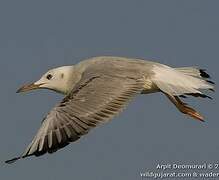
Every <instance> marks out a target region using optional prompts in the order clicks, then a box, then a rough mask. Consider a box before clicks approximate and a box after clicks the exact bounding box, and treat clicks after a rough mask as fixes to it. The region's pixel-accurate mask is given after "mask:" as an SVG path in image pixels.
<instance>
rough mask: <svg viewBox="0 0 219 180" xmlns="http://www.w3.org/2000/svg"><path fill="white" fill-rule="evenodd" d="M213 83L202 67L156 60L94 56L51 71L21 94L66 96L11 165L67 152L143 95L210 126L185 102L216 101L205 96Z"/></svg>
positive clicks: (9, 161)
mask: <svg viewBox="0 0 219 180" xmlns="http://www.w3.org/2000/svg"><path fill="white" fill-rule="evenodd" d="M209 78H210V76H209V75H208V74H207V73H206V71H205V70H203V69H198V68H196V67H181V68H172V67H170V66H167V65H164V64H160V63H157V62H153V61H146V60H143V59H133V58H125V57H112V56H101V57H93V58H89V59H86V60H83V61H81V62H80V63H78V64H76V65H72V66H63V67H58V68H55V69H51V70H49V71H48V72H47V73H45V74H44V75H43V76H42V77H41V78H40V79H39V80H38V81H36V82H34V83H31V84H28V85H24V86H22V87H21V88H20V89H19V90H18V91H17V92H18V93H20V92H27V91H30V90H34V89H49V90H53V91H55V92H58V93H61V94H63V95H65V97H64V99H63V100H62V101H61V102H60V103H58V104H57V105H56V106H55V107H54V108H53V109H52V110H51V111H50V112H49V113H48V115H47V116H46V117H45V118H44V119H43V121H42V124H41V127H40V129H39V130H38V132H37V134H36V136H35V137H34V138H33V140H32V142H31V143H30V144H29V146H28V147H27V148H26V150H25V151H24V153H22V154H21V155H20V156H18V157H15V158H13V159H10V160H7V161H5V162H6V163H13V162H15V161H17V160H19V159H22V158H26V157H29V156H33V155H35V156H40V155H43V154H45V153H53V152H55V151H57V150H59V149H61V148H63V147H65V146H66V145H68V144H69V143H71V142H74V141H76V140H78V139H79V138H80V137H81V136H83V135H85V134H87V133H88V132H89V131H90V130H91V129H93V128H94V127H96V126H98V125H99V124H102V123H105V122H108V121H110V120H111V119H112V118H113V117H114V116H115V115H117V114H118V113H119V112H121V111H122V110H123V109H124V108H125V106H126V105H127V104H128V103H129V102H130V101H131V100H132V99H133V98H134V97H135V96H136V95H138V94H149V93H155V92H161V93H163V94H164V95H165V96H167V98H168V99H169V100H170V101H171V102H172V103H173V104H174V105H175V106H176V108H177V109H178V110H179V111H180V112H182V113H184V114H187V115H189V116H191V117H192V118H194V119H197V120H200V121H204V118H203V116H202V115H200V113H198V112H197V111H196V110H195V109H193V108H191V107H189V106H188V105H187V104H186V103H184V102H183V101H182V100H181V99H180V98H185V97H187V96H194V97H201V98H206V97H208V98H211V97H210V96H208V95H206V94H204V92H202V91H203V90H211V91H214V86H213V84H214V83H213V82H212V81H210V80H209ZM201 90H202V91H201Z"/></svg>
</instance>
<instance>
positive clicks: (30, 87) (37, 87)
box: [16, 83, 42, 93]
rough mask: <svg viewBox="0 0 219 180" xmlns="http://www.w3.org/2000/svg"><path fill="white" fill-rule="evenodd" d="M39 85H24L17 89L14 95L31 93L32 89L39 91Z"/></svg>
mask: <svg viewBox="0 0 219 180" xmlns="http://www.w3.org/2000/svg"><path fill="white" fill-rule="evenodd" d="M41 85H42V84H35V83H30V84H26V85H24V86H22V87H21V88H19V89H18V90H17V91H16V93H21V92H27V91H31V90H34V89H39V88H40V86H41Z"/></svg>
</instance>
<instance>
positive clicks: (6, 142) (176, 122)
mask: <svg viewBox="0 0 219 180" xmlns="http://www.w3.org/2000/svg"><path fill="white" fill-rule="evenodd" d="M218 8H219V1H217V0H209V1H206V0H192V1H191V0H183V1H182V0H165V1H164V0H108V1H107V0H92V1H88V0H87V1H85V0H72V1H70V0H69V1H67V0H62V1H57V0H53V1H52V0H50V1H48V0H43V1H42V0H38V1H32V0H26V1H24V0H20V1H15V0H14V1H12V0H7V1H6V0H1V2H0V82H1V90H0V91H1V93H0V99H1V126H0V142H1V148H0V160H1V161H4V160H6V159H8V158H12V157H13V156H15V155H19V154H20V153H22V152H23V150H24V149H25V148H26V146H27V145H28V144H29V142H30V141H31V140H32V138H33V136H34V135H35V133H36V131H37V129H38V128H39V126H40V123H41V120H42V119H43V117H44V116H45V115H46V114H47V112H48V111H49V110H50V109H51V108H52V107H53V106H54V105H55V104H56V103H57V102H59V101H60V100H61V99H62V98H63V97H62V96H61V95H59V94H56V93H54V92H52V91H48V90H40V91H34V92H31V93H28V94H16V93H15V92H16V90H17V88H18V87H20V86H21V85H23V84H25V83H28V82H31V81H34V80H37V79H38V78H40V76H41V75H42V74H43V73H45V72H46V71H47V70H48V69H50V68H53V67H57V66H62V65H71V64H75V63H77V62H79V61H80V60H83V59H85V58H89V57H93V56H100V55H112V56H126V57H134V58H136V57H137V58H143V59H148V60H156V61H158V62H161V63H165V64H168V65H170V66H173V67H180V66H199V67H202V68H205V69H208V72H209V73H210V74H211V75H212V77H213V80H214V81H215V82H216V83H217V82H218V80H219V77H218V66H219V63H218V61H219V20H218V17H219V10H218ZM211 94H212V93H211ZM212 96H213V97H214V100H213V101H211V100H208V99H195V98H190V99H189V100H188V102H189V103H190V104H191V105H193V107H196V108H197V109H198V110H199V111H200V112H202V114H203V115H204V116H205V117H206V122H205V123H200V122H198V121H195V120H193V119H191V118H189V117H187V116H185V115H183V114H181V113H179V112H178V111H177V110H176V108H175V107H174V106H173V105H172V104H171V103H170V102H169V101H168V100H167V98H166V97H164V96H163V95H161V94H159V93H157V94H152V95H147V96H143V95H142V96H138V97H137V98H136V99H135V100H134V101H133V102H132V103H131V104H130V105H129V106H128V108H127V109H126V110H125V111H124V112H123V113H121V114H120V115H119V116H118V117H116V118H115V119H114V120H113V121H111V122H110V123H108V124H105V125H104V126H101V127H99V128H96V129H94V130H93V131H91V132H90V133H89V135H87V136H84V137H83V138H81V139H80V140H79V141H77V142H76V143H72V144H70V145H69V146H67V147H66V148H64V149H62V150H60V151H58V152H56V153H55V154H53V155H44V156H41V157H39V158H35V157H32V158H29V159H25V160H21V161H18V162H17V163H16V164H13V165H5V164H4V163H2V164H1V165H0V179H2V180H11V179H22V180H23V179H31V180H39V179H47V180H58V179H77V180H85V179H89V180H103V179H104V180H111V179H119V180H138V179H141V177H140V172H144V171H148V170H151V171H156V169H155V166H156V165H157V163H164V164H165V163H181V164H188V163H192V164H201V163H204V162H210V163H212V162H218V160H219V158H218V152H219V142H218V135H219V131H218V129H219V119H218V92H217V91H216V93H214V94H212ZM218 171H219V170H218Z"/></svg>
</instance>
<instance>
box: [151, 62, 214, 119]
mask: <svg viewBox="0 0 219 180" xmlns="http://www.w3.org/2000/svg"><path fill="white" fill-rule="evenodd" d="M153 72H154V76H153V77H152V81H153V83H154V84H155V85H156V86H157V88H158V89H160V91H161V92H163V93H164V94H165V95H166V96H167V97H168V98H169V100H170V101H171V102H172V103H173V104H174V105H175V106H176V107H177V108H178V110H179V111H180V112H182V113H184V114H187V115H189V116H191V117H193V118H195V119H198V120H200V121H204V118H203V116H202V115H201V114H199V113H198V112H197V111H196V110H195V109H193V108H191V107H189V106H188V105H187V104H186V103H184V102H182V101H181V100H180V98H179V97H183V98H186V97H187V95H189V96H194V97H202V98H210V99H212V98H211V97H210V96H208V95H206V94H204V93H203V92H202V91H201V90H211V91H214V86H213V84H214V82H212V81H209V80H208V78H210V75H209V74H208V73H207V72H206V71H205V70H203V69H198V68H194V67H183V68H171V67H169V66H166V65H155V66H154V68H153Z"/></svg>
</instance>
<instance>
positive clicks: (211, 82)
mask: <svg viewBox="0 0 219 180" xmlns="http://www.w3.org/2000/svg"><path fill="white" fill-rule="evenodd" d="M207 82H208V83H210V84H215V82H213V81H209V80H207Z"/></svg>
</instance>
